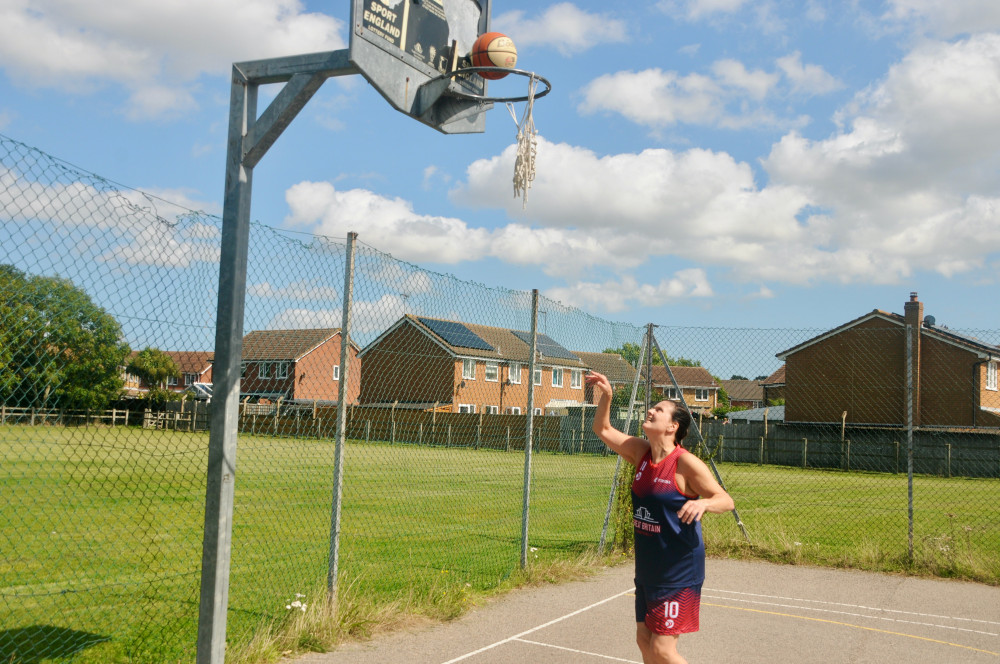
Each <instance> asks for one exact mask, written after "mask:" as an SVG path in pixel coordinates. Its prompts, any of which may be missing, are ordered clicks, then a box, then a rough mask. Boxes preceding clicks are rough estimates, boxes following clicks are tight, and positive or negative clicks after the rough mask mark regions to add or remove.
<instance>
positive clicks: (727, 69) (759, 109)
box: [578, 53, 841, 129]
mask: <svg viewBox="0 0 1000 664" xmlns="http://www.w3.org/2000/svg"><path fill="white" fill-rule="evenodd" d="M840 87H841V84H840V83H839V82H838V81H837V80H836V78H834V77H833V76H831V75H830V74H829V73H827V72H826V71H825V70H824V69H823V68H822V67H820V66H819V65H813V64H803V63H802V61H801V55H800V54H799V53H793V54H791V55H788V56H786V57H783V58H780V59H778V60H777V61H776V70H775V71H773V72H768V71H765V70H762V69H754V70H749V69H747V68H746V65H744V64H743V63H742V62H739V61H738V60H733V59H730V58H726V59H721V60H717V61H716V62H714V63H713V64H712V65H711V67H710V73H709V74H701V73H689V74H684V75H681V74H680V73H678V72H675V71H664V70H662V69H659V68H653V69H645V70H642V71H619V72H615V73H612V74H604V75H602V76H599V77H597V78H596V79H594V80H593V81H591V82H590V83H589V84H587V85H586V86H585V87H584V88H583V90H582V96H583V100H582V101H581V102H580V104H579V106H578V110H579V111H580V112H581V113H584V114H588V113H596V112H613V113H618V114H620V115H622V116H624V117H626V118H628V119H629V120H631V121H633V122H635V123H637V124H640V125H645V126H648V127H652V128H659V127H669V126H673V125H678V124H691V125H701V126H710V127H718V128H724V129H747V128H755V129H769V128H773V127H784V128H786V129H787V128H790V127H793V126H797V125H800V124H802V122H803V119H802V118H801V117H781V115H779V114H776V113H775V112H774V111H772V110H771V109H770V108H769V107H768V105H767V104H768V103H769V102H770V101H771V100H773V99H776V98H777V99H781V98H784V97H785V96H787V95H788V94H789V93H795V94H809V95H818V94H827V93H829V92H832V91H834V90H837V89H839V88H840Z"/></svg>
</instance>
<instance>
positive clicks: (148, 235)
mask: <svg viewBox="0 0 1000 664" xmlns="http://www.w3.org/2000/svg"><path fill="white" fill-rule="evenodd" d="M128 239H129V242H127V243H125V244H122V245H121V246H118V247H115V248H114V249H113V250H111V251H109V252H106V253H105V254H104V255H103V256H101V260H103V261H105V262H108V263H116V262H119V261H124V262H125V263H128V264H129V265H157V266H160V267H172V268H186V267H190V266H191V264H193V263H195V262H203V263H218V262H219V244H218V242H198V241H192V240H184V239H182V238H180V237H179V236H178V234H177V233H175V232H174V229H173V228H172V227H170V226H166V225H154V226H148V227H146V228H143V229H142V230H141V231H139V232H138V233H137V234H135V235H134V236H133V237H130V238H128Z"/></svg>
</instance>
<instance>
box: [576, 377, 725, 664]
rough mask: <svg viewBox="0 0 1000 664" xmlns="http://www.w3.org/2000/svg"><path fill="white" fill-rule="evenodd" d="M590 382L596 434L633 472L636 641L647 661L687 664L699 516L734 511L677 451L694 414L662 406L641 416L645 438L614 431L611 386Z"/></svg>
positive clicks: (699, 560)
mask: <svg viewBox="0 0 1000 664" xmlns="http://www.w3.org/2000/svg"><path fill="white" fill-rule="evenodd" d="M585 380H586V383H587V385H590V386H592V387H593V388H594V389H595V390H597V391H598V392H599V393H600V395H601V398H600V401H599V402H598V404H597V413H596V414H595V416H594V433H596V434H597V435H598V437H600V439H601V440H602V441H604V444H605V445H607V446H608V447H609V448H611V449H612V450H614V451H615V452H616V453H617V454H618V455H620V456H621V457H622V458H623V459H625V460H626V461H628V462H629V463H631V464H632V465H633V466H635V468H636V472H635V479H634V480H633V481H632V509H633V510H634V513H633V518H632V524H633V527H634V529H635V619H636V641H637V642H638V644H639V650H641V651H642V661H643V662H644V663H645V664H686V662H687V660H685V659H684V658H683V657H682V656H681V655H680V653H678V652H677V640H678V637H679V636H680V635H681V634H684V633H687V632H696V631H698V609H699V607H700V604H701V584H702V583H703V582H704V580H705V543H704V540H702V536H701V517H702V516H703V515H704V514H705V512H713V513H716V514H720V513H723V512H728V511H729V510H731V509H733V508H734V505H733V499H732V498H731V497H730V496H729V494H728V493H726V491H725V489H723V488H722V487H721V486H720V485H719V483H718V482H716V481H715V478H714V477H713V476H712V473H711V471H710V470H709V469H708V466H706V465H705V463H704V462H703V461H702V460H701V459H699V458H698V457H696V456H695V455H694V454H690V453H688V451H687V450H685V449H684V448H683V447H682V446H681V442H682V441H683V440H684V436H685V435H687V432H688V428H689V427H690V425H691V414H690V413H689V412H688V411H687V410H685V409H684V408H683V407H682V406H680V404H676V403H674V402H673V401H661V402H659V403H657V404H655V405H653V407H652V408H650V409H649V411H648V412H647V413H646V420H645V421H644V422H643V423H642V430H643V432H644V433H645V434H646V440H643V439H642V438H637V437H635V436H629V435H627V434H624V433H622V432H621V431H619V430H618V429H615V428H614V427H612V426H611V394H612V390H611V384H610V383H609V382H608V379H607V378H606V377H605V376H603V375H602V374H599V373H596V372H591V373H588V374H587V376H586V379H585Z"/></svg>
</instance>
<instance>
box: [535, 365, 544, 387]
mask: <svg viewBox="0 0 1000 664" xmlns="http://www.w3.org/2000/svg"><path fill="white" fill-rule="evenodd" d="M534 382H535V385H541V384H542V368H541V367H535V381H534Z"/></svg>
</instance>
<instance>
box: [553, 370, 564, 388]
mask: <svg viewBox="0 0 1000 664" xmlns="http://www.w3.org/2000/svg"><path fill="white" fill-rule="evenodd" d="M562 386H563V370H562V369H556V368H555V367H553V368H552V387H562Z"/></svg>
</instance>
